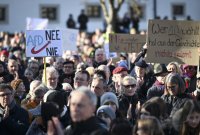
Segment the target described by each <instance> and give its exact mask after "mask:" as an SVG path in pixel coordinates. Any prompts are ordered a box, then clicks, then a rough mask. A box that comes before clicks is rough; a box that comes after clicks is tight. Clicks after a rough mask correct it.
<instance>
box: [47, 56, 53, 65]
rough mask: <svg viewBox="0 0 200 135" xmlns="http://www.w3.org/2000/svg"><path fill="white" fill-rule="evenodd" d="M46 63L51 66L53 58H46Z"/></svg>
mask: <svg viewBox="0 0 200 135" xmlns="http://www.w3.org/2000/svg"><path fill="white" fill-rule="evenodd" d="M46 63H49V64H50V65H51V66H53V63H54V57H46Z"/></svg>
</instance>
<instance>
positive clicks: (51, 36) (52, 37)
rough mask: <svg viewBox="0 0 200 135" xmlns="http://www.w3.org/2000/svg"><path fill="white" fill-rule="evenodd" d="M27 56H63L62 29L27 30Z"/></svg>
mask: <svg viewBox="0 0 200 135" xmlns="http://www.w3.org/2000/svg"><path fill="white" fill-rule="evenodd" d="M26 56H27V57H45V56H62V41H61V31H60V30H33V31H26Z"/></svg>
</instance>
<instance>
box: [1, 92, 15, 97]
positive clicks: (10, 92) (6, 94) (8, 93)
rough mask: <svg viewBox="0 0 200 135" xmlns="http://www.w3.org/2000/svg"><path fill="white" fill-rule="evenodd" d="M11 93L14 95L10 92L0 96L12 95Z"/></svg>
mask: <svg viewBox="0 0 200 135" xmlns="http://www.w3.org/2000/svg"><path fill="white" fill-rule="evenodd" d="M10 95H12V93H11V92H10V93H3V94H0V97H5V96H10Z"/></svg>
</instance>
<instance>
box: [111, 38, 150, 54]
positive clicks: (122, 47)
mask: <svg viewBox="0 0 200 135" xmlns="http://www.w3.org/2000/svg"><path fill="white" fill-rule="evenodd" d="M145 43H146V36H145V35H139V34H134V35H131V34H110V35H109V44H110V46H109V47H110V52H129V53H133V52H140V51H141V50H142V46H143V45H144V44H145Z"/></svg>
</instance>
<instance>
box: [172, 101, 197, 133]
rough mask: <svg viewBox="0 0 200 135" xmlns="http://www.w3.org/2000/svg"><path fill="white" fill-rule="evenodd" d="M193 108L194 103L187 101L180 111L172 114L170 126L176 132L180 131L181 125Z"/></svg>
mask: <svg viewBox="0 0 200 135" xmlns="http://www.w3.org/2000/svg"><path fill="white" fill-rule="evenodd" d="M193 108H194V103H193V102H192V100H188V101H186V103H185V104H184V106H183V107H182V108H181V109H179V110H178V111H176V112H175V113H174V115H173V116H172V125H173V127H174V128H175V129H176V130H177V131H179V130H180V127H181V125H183V123H184V122H185V121H186V119H187V116H188V115H189V114H190V113H191V111H192V109H193Z"/></svg>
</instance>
